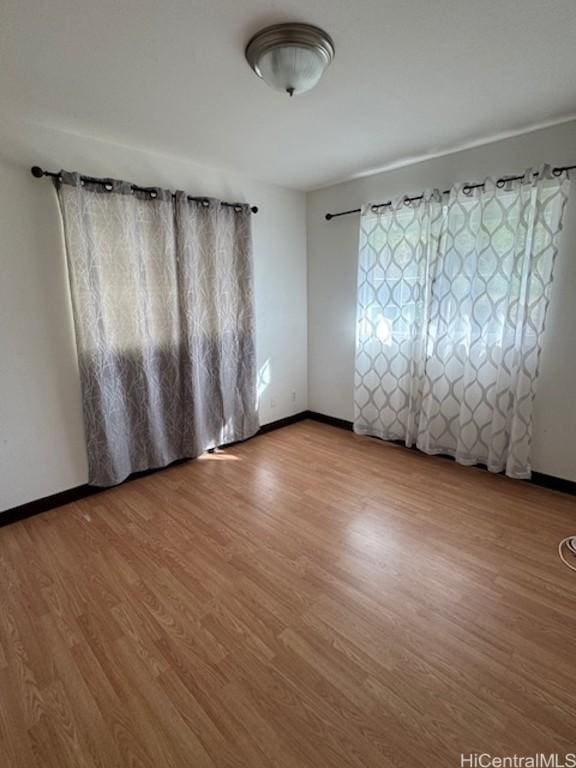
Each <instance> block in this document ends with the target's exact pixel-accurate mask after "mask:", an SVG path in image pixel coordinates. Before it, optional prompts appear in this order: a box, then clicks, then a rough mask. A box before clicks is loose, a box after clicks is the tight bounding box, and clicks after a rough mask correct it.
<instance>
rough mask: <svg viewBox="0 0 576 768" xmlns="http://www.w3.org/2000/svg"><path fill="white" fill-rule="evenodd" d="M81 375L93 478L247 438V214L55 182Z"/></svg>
mask: <svg viewBox="0 0 576 768" xmlns="http://www.w3.org/2000/svg"><path fill="white" fill-rule="evenodd" d="M56 186H57V189H58V197H59V201H60V207H61V211H62V216H63V221H64V231H65V240H66V253H67V260H68V272H69V278H70V288H71V295H72V305H73V312H74V323H75V329H76V342H77V347H78V360H79V365H80V375H81V384H82V399H83V410H84V422H85V429H86V440H87V449H88V463H89V482H90V483H91V484H94V485H104V486H107V485H114V484H116V483H119V482H121V481H122V480H124V479H125V478H126V477H127V476H128V475H130V474H131V473H133V472H139V471H141V470H145V469H150V468H154V467H161V466H165V465H167V464H169V463H170V462H172V461H175V460H176V459H179V458H191V457H195V456H198V455H199V454H201V453H203V452H204V451H205V450H206V449H208V448H211V447H214V446H216V445H221V444H224V443H228V442H234V441H236V440H243V439H245V438H247V437H250V436H251V435H253V434H254V433H255V432H256V431H257V429H258V418H257V414H256V360H255V349H254V301H253V278H252V253H251V247H252V241H251V231H250V210H249V207H248V206H239V207H237V208H233V207H227V206H222V205H220V204H219V202H218V201H207V203H206V204H202V203H198V202H192V201H189V200H188V199H187V196H186V195H185V194H184V193H177V194H176V196H175V197H174V198H173V196H172V194H171V192H168V191H165V190H156V189H155V190H149V191H142V192H139V191H136V192H133V191H132V189H131V186H130V185H129V184H126V183H124V182H116V181H114V182H111V183H110V184H109V185H107V187H103V186H102V185H95V184H94V185H92V184H90V183H89V182H85V183H83V182H81V180H80V177H79V175H78V174H71V173H66V172H62V174H61V180H60V181H57V182H56Z"/></svg>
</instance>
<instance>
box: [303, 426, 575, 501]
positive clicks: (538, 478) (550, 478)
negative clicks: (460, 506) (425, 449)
mask: <svg viewBox="0 0 576 768" xmlns="http://www.w3.org/2000/svg"><path fill="white" fill-rule="evenodd" d="M306 418H308V419H313V420H314V421H320V422H322V423H323V424H331V425H332V426H333V427H340V428H341V429H346V430H347V431H349V432H351V431H353V424H352V422H351V421H346V420H345V419H336V418H335V417H334V416H326V415H325V414H323V413H315V412H314V411H308V412H307V416H306ZM376 439H377V438H376ZM397 444H398V445H402V443H397ZM408 450H412V448H410V449H408ZM413 450H415V451H417V450H418V449H417V448H416V447H414V449H413ZM442 458H444V459H449V460H450V461H454V459H453V458H452V457H451V456H442ZM477 466H479V467H480V468H481V469H486V467H483V466H481V465H477ZM528 482H529V483H532V484H533V485H539V486H541V487H542V488H549V489H550V490H553V491H561V492H562V493H567V494H569V495H570V496H576V482H574V480H565V479H564V478H563V477H554V475H546V474H544V473H543V472H532V477H531V479H530V480H529V481H528Z"/></svg>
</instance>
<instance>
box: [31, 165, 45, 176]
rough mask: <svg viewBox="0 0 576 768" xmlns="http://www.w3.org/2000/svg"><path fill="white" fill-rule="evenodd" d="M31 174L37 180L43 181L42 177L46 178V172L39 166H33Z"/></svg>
mask: <svg viewBox="0 0 576 768" xmlns="http://www.w3.org/2000/svg"><path fill="white" fill-rule="evenodd" d="M30 173H31V174H32V176H34V178H35V179H41V178H42V176H44V171H43V170H42V168H40V166H39V165H33V166H32V168H30Z"/></svg>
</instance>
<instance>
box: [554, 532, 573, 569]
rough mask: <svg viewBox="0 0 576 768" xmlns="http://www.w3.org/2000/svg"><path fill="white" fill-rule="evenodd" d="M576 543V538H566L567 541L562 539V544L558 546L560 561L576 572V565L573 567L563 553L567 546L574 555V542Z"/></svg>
mask: <svg viewBox="0 0 576 768" xmlns="http://www.w3.org/2000/svg"><path fill="white" fill-rule="evenodd" d="M574 541H576V536H566V538H565V539H562V541H561V542H560V544H558V554H559V555H560V560H562V562H563V563H564V565H567V566H568V568H570V569H571V570H572V571H576V565H572V563H569V562H568V560H566V558H565V557H564V552H563V551H562V550H563V548H564V546H566V547H567V548H568V549H569V550H570V552H572V554H574V549H573V542H574Z"/></svg>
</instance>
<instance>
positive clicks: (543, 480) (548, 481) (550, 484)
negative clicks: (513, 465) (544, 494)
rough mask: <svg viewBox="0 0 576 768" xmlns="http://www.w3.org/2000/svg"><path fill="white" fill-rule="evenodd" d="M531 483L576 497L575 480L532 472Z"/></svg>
mask: <svg viewBox="0 0 576 768" xmlns="http://www.w3.org/2000/svg"><path fill="white" fill-rule="evenodd" d="M530 482H531V483H533V484H534V485H541V486H542V487H543V488H550V489H551V490H553V491H561V492H562V493H568V494H570V496H576V483H575V482H574V480H566V479H565V478H563V477H554V475H546V474H544V473H543V472H532V477H531V478H530Z"/></svg>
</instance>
